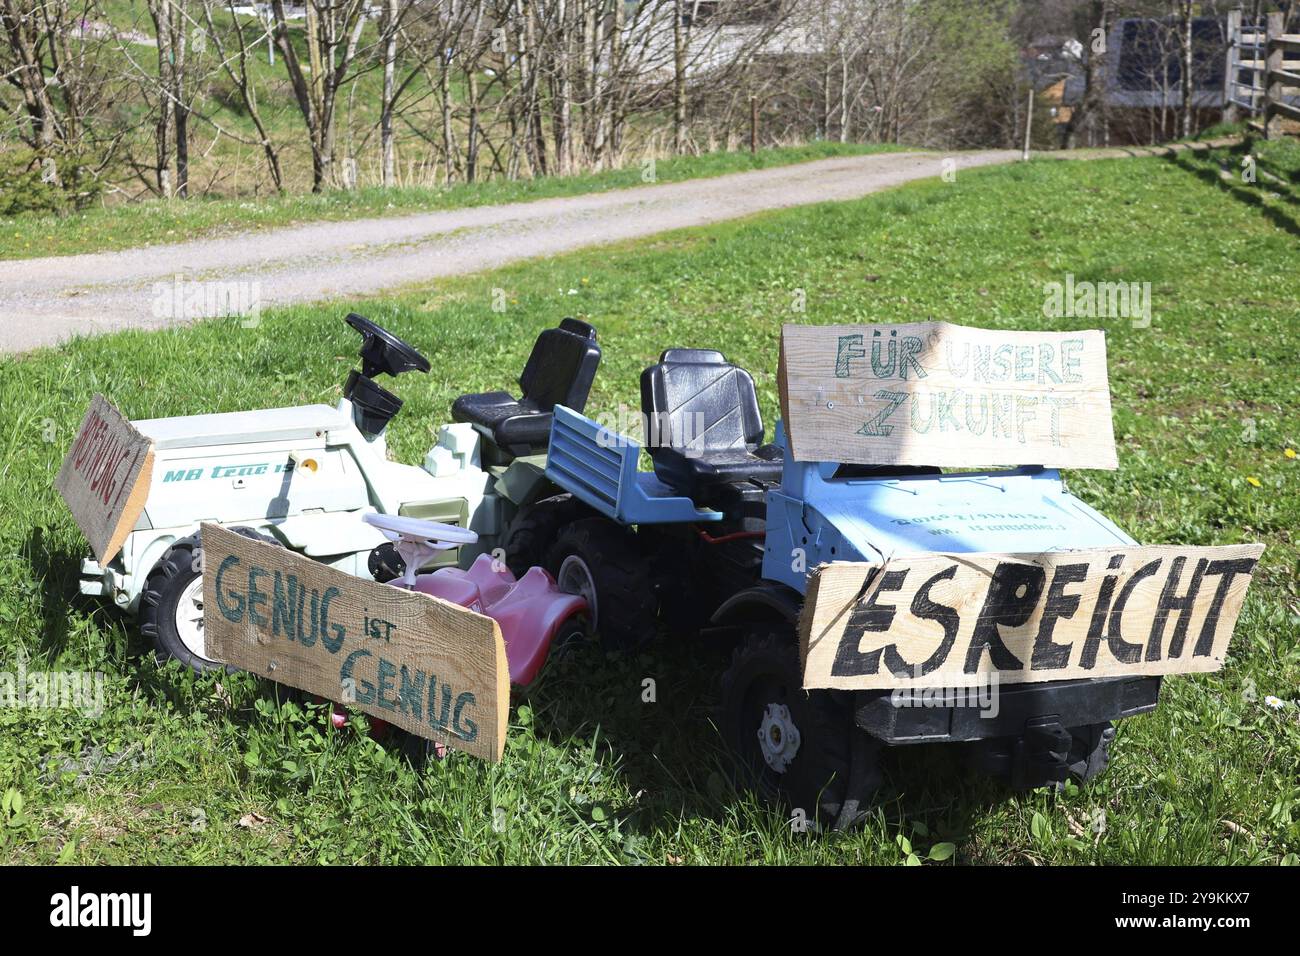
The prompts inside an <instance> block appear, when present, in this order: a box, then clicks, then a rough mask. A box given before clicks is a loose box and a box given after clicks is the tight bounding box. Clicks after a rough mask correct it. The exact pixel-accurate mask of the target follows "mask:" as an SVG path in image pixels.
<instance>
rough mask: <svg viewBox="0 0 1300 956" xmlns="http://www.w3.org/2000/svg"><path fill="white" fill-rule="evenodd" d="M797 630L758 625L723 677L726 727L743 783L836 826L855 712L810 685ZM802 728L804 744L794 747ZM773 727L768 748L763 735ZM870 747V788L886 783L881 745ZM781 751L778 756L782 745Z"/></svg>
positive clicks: (819, 821)
mask: <svg viewBox="0 0 1300 956" xmlns="http://www.w3.org/2000/svg"><path fill="white" fill-rule="evenodd" d="M802 685H803V675H802V670H801V669H800V667H799V653H798V651H797V649H796V648H795V643H794V634H793V632H792V631H791V629H790V628H789V627H788V626H786V625H774V626H773V627H771V628H766V629H762V628H760V629H757V630H755V631H753V632H751V633H750V635H749V636H748V637H747V638H746V639H745V640H744V641H742V642H741V644H740V645H739V646H738V647H737V648H736V649H735V651H734V652H733V654H732V659H731V666H730V667H729V668H728V669H727V670H726V672H725V673H724V674H723V675H722V686H721V705H720V714H719V729H720V730H721V732H722V737H723V740H724V741H725V742H726V744H727V746H728V748H730V750H731V751H732V753H733V755H734V756H735V757H736V762H737V769H738V771H739V778H738V781H737V782H738V783H739V784H740V785H741V786H743V787H747V788H748V789H751V790H753V791H754V792H756V793H758V794H759V795H760V796H762V797H763V798H765V799H767V800H768V801H770V802H772V803H774V804H781V805H784V806H785V807H786V808H788V809H790V810H800V809H801V810H803V811H804V813H805V814H806V815H807V819H808V821H809V823H814V822H816V823H817V824H818V825H819V826H820V827H830V826H834V825H836V823H837V821H838V818H839V816H840V810H841V809H842V807H843V804H844V798H845V793H846V790H847V784H848V778H849V763H850V749H849V748H850V743H851V740H850V735H851V734H853V733H854V732H855V730H854V728H853V725H852V721H851V715H850V714H849V712H848V710H847V709H846V708H844V707H841V706H840V705H838V704H837V703H836V702H835V701H834V700H833V699H832V697H831V694H830V692H829V691H825V690H813V691H806V690H804V689H803V686H802ZM791 727H793V729H794V730H795V731H797V745H793V744H791V739H792V737H794V735H793V734H792V733H791V732H790V731H791ZM765 732H766V735H767V737H766V740H767V745H766V746H765V744H764V742H763V741H764V737H763V734H764V733H765ZM871 743H872V745H873V746H872V747H870V748H866V754H867V757H868V759H870V760H872V761H873V763H872V765H871V766H869V767H865V768H863V769H864V771H865V775H864V777H863V780H864V782H865V783H866V785H867V786H866V789H865V790H862V791H860V794H859V795H861V794H863V793H869V792H871V791H872V790H874V789H875V787H876V786H878V785H879V779H880V774H879V769H878V766H877V765H876V764H875V760H876V755H877V753H878V749H879V748H878V746H877V745H876V742H875V741H874V740H873V741H872V742H871ZM782 746H783V747H785V748H786V749H784V750H783V751H782V752H778V753H773V751H774V750H776V749H777V748H778V747H782Z"/></svg>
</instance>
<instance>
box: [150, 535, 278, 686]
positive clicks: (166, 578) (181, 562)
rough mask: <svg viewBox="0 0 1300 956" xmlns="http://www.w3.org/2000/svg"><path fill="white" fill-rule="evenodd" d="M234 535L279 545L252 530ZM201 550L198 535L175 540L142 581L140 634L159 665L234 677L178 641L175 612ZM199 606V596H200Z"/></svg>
mask: <svg viewBox="0 0 1300 956" xmlns="http://www.w3.org/2000/svg"><path fill="white" fill-rule="evenodd" d="M229 530H231V531H233V532H235V533H236V534H241V535H243V536H244V537H246V538H252V539H254V540H256V541H265V542H267V543H269V544H275V545H279V542H278V541H276V540H275V539H274V538H271V537H268V536H266V535H263V534H258V533H257V532H256V531H254V530H253V529H252V528H230V529H229ZM200 547H201V543H200V541H199V535H198V533H197V532H196V533H195V534H192V535H189V536H188V537H185V538H177V539H176V540H175V541H173V542H172V545H171V547H170V548H168V549H167V551H166V552H165V553H164V554H163V556H162V557H161V558H160V559H159V561H158V563H157V564H155V565H154V566H153V569H152V570H150V572H149V577H148V578H146V579H145V583H144V591H143V592H142V593H141V595H140V633H141V634H143V635H144V636H145V637H147V638H148V639H149V640H150V642H152V644H153V647H154V655H155V656H156V657H157V658H158V661H159V663H165V662H166V661H168V660H175V661H179V662H180V663H182V664H184V665H185V666H186V667H188V668H190V670H193V671H195V672H197V673H199V674H206V673H208V672H210V671H225V672H226V673H234V672H235V671H236V670H238V668H236V667H231V666H228V665H226V664H222V663H220V662H219V661H214V660H210V659H208V658H206V657H204V656H203V655H201V654H199V653H198V652H197V651H195V650H193V649H191V648H190V647H188V646H187V645H186V643H185V641H184V639H183V638H182V637H181V627H180V625H179V623H178V612H179V611H180V610H181V608H180V605H181V602H182V599H184V598H185V594H186V591H187V590H188V589H189V588H190V586H191V585H192V584H193V583H194V582H195V581H197V580H198V579H199V578H200V577H201V575H200V573H199V572H198V571H196V570H195V569H194V562H195V557H194V556H195V553H196V552H197V551H198V550H199V548H200ZM198 601H199V606H200V607H201V606H202V594H201V593H200V595H199V599H198Z"/></svg>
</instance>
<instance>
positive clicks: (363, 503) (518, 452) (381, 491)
mask: <svg viewBox="0 0 1300 956" xmlns="http://www.w3.org/2000/svg"><path fill="white" fill-rule="evenodd" d="M347 323H348V325H350V326H351V327H352V328H354V329H355V330H356V331H357V332H359V333H360V334H361V336H362V339H363V341H362V347H361V360H362V368H361V370H360V371H357V370H355V369H354V370H353V371H352V373H351V374H350V375H349V376H348V380H347V383H346V385H345V386H344V390H343V398H342V399H341V400H340V401H339V403H338V405H337V406H335V407H332V408H331V407H330V406H328V405H304V406H300V407H297V408H272V409H265V410H262V411H247V412H231V413H223V414H213V415H192V416H184V417H179V418H158V419H149V420H146V421H139V422H134V423H133V424H134V425H135V427H136V428H137V429H138V430H139V431H140V432H142V433H143V434H144V435H146V436H148V437H149V438H150V439H152V441H153V444H154V465H153V473H152V478H151V484H150V491H149V495H148V499H147V501H146V503H145V507H144V511H143V512H142V513H141V515H140V517H139V520H138V521H137V522H136V524H135V527H134V529H133V530H132V532H131V533H130V534H129V535H128V536H127V539H126V542H125V544H124V545H123V546H122V549H121V552H120V553H119V554H118V555H117V556H116V557H114V558H113V560H112V561H110V562H108V563H107V565H105V566H101V565H100V564H99V563H98V562H97V561H95V560H94V559H87V560H86V561H84V562H83V564H82V582H81V592H82V593H83V594H89V595H94V596H97V597H106V598H109V599H111V600H112V601H113V602H114V603H115V604H117V605H118V606H119V607H121V608H123V609H124V610H126V611H127V612H128V613H136V614H138V615H139V618H140V628H141V631H142V633H143V634H145V636H147V637H149V638H150V639H151V640H152V641H153V643H154V645H155V648H156V650H157V652H158V654H159V655H160V656H161V657H171V658H176V659H177V660H179V661H181V662H182V663H184V664H186V665H188V666H190V667H192V668H194V669H196V670H200V671H203V670H210V669H213V668H218V667H221V666H222V665H221V664H220V663H218V662H216V661H213V660H210V659H209V658H207V657H206V656H205V655H204V645H203V586H202V575H201V568H202V548H201V545H200V541H199V536H198V528H199V525H200V523H201V522H203V521H211V522H215V523H218V524H221V525H224V526H226V527H229V528H231V529H232V530H236V531H238V532H240V533H242V534H246V535H249V536H254V537H258V538H261V539H263V540H266V541H271V542H274V543H278V544H280V545H282V546H284V547H286V548H290V549H292V550H294V551H297V552H299V553H301V554H303V555H306V556H308V557H310V558H312V559H314V560H317V561H320V562H322V563H325V564H329V565H331V566H333V567H336V568H339V569H340V570H343V571H346V572H348V573H350V574H355V575H362V576H372V575H373V576H374V577H376V578H378V579H379V580H390V579H392V578H395V577H398V576H400V575H401V574H402V573H403V572H404V570H405V569H404V567H403V566H402V561H401V559H400V557H399V556H398V555H397V552H396V550H395V549H394V548H393V545H392V544H391V543H390V542H389V541H388V539H387V538H386V537H385V536H384V534H383V532H381V531H380V530H379V529H378V528H376V527H374V526H373V525H371V524H369V523H367V522H366V521H365V520H364V518H365V516H366V515H367V514H375V513H379V514H390V515H400V516H403V517H410V518H420V519H425V520H432V521H438V522H441V523H443V524H448V525H455V526H457V527H461V528H468V529H470V530H472V531H474V532H476V533H477V536H478V537H477V541H476V543H474V544H473V545H462V546H461V547H458V548H454V549H451V550H446V551H442V552H440V553H439V554H438V555H437V556H436V559H435V560H434V561H433V563H431V564H429V565H428V567H430V568H433V567H439V566H451V565H459V566H460V567H462V568H467V567H469V565H470V564H471V563H472V562H473V560H474V558H475V557H477V556H478V555H479V554H481V553H484V552H488V553H494V554H499V555H500V556H501V557H502V558H503V559H505V560H507V562H508V564H509V565H510V566H511V567H512V568H514V567H519V568H523V567H527V566H528V565H530V564H536V563H539V561H540V556H539V555H534V554H531V553H526V552H527V550H528V546H529V542H530V541H532V540H538V541H539V542H540V541H543V540H545V539H544V538H543V537H542V536H540V535H537V534H535V533H531V534H529V535H525V536H523V537H522V538H520V540H519V541H518V542H516V543H515V544H514V545H509V543H508V542H506V540H505V538H506V533H507V531H508V529H509V528H510V526H511V522H512V520H513V519H514V518H515V517H516V515H517V513H518V512H519V509H520V508H522V507H526V506H528V505H530V504H531V503H532V502H534V501H536V500H538V499H539V498H544V497H547V496H548V495H554V494H555V493H556V492H555V490H554V488H553V486H552V485H550V483H549V481H548V480H547V479H546V477H545V475H544V469H545V467H546V446H547V442H548V439H549V436H550V430H551V410H552V408H553V407H554V406H555V405H556V404H561V405H565V406H567V407H570V408H579V409H580V408H582V407H583V406H584V405H585V403H586V399H587V394H588V392H589V391H590V389H591V384H592V380H593V378H594V376H595V373H596V368H597V366H598V365H599V363H600V347H599V346H598V345H597V344H596V332H595V329H593V328H592V327H591V326H590V325H588V324H587V323H585V322H580V321H577V320H575V319H565V320H564V321H563V322H561V323H560V325H559V326H558V327H556V328H553V329H547V330H545V331H544V332H542V333H541V335H540V336H538V338H537V342H536V344H535V345H534V346H533V351H532V354H531V355H530V356H529V359H528V362H527V364H526V366H525V367H524V371H523V374H522V375H521V376H520V377H519V384H520V387H521V389H522V392H523V394H522V397H521V398H518V399H516V398H514V397H513V396H511V395H510V394H508V393H506V392H488V393H484V394H471V395H462V396H461V397H460V398H458V399H457V400H456V402H455V404H454V405H453V409H452V412H453V418H454V419H455V423H454V424H450V425H443V426H442V427H441V428H440V430H439V432H438V441H437V444H436V445H434V447H433V448H432V449H430V451H429V453H428V454H427V455H426V456H425V458H424V462H423V465H422V466H420V467H415V466H413V465H407V464H402V463H399V462H394V461H390V460H389V459H388V453H387V452H388V449H387V443H386V441H385V438H384V431H385V429H386V427H387V425H388V423H389V421H390V420H391V419H392V418H393V416H394V415H395V414H396V413H397V411H398V410H399V409H400V408H401V406H402V401H401V399H399V398H398V397H397V396H396V395H394V394H392V393H391V392H389V391H387V390H385V389H384V388H382V387H381V386H380V385H378V384H377V383H376V382H375V381H374V377H375V376H376V375H379V374H380V373H387V374H389V375H393V376H396V375H400V374H401V373H403V372H409V371H420V372H427V371H428V370H429V367H430V366H429V361H428V359H426V358H425V357H424V356H423V355H421V354H420V353H419V352H417V351H416V350H415V349H413V348H412V347H411V346H409V345H407V344H406V343H405V342H403V341H402V340H401V339H399V338H397V337H396V336H394V335H392V334H391V333H389V332H388V331H386V330H385V329H383V328H381V327H379V326H378V325H376V324H375V323H373V322H371V321H370V320H369V319H366V318H364V317H362V316H360V315H357V314H356V313H353V314H351V315H349V316H348V317H347ZM553 512H554V509H547V513H553ZM535 530H536V529H534V531H535ZM507 554H509V557H508V558H507Z"/></svg>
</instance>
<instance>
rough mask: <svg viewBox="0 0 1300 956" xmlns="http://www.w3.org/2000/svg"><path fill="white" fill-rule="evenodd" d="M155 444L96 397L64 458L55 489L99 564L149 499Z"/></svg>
mask: <svg viewBox="0 0 1300 956" xmlns="http://www.w3.org/2000/svg"><path fill="white" fill-rule="evenodd" d="M152 477H153V442H151V441H150V440H149V439H148V438H146V437H145V436H144V435H142V434H140V432H138V431H137V430H136V429H135V427H134V426H133V425H132V424H131V423H130V422H129V421H127V419H126V418H125V417H124V416H123V415H122V413H121V412H119V411H118V410H117V409H116V408H115V407H114V406H113V403H112V402H110V401H109V400H108V399H106V398H105V397H104V396H103V395H96V396H95V397H94V398H93V399H92V400H91V402H90V408H89V409H87V410H86V417H85V418H83V419H82V420H81V427H80V428H78V429H77V437H76V438H74V439H73V441H72V447H71V448H70V449H69V450H68V455H67V457H66V458H64V459H63V466H62V467H61V468H60V469H59V474H58V477H57V478H55V479H54V487H55V489H56V490H57V491H58V492H59V494H61V495H62V496H63V500H64V501H66V502H67V503H68V510H69V511H71V512H72V517H73V520H75V521H76V522H77V527H78V528H80V529H81V533H82V534H84V535H85V536H86V540H87V541H88V542H90V548H91V550H92V551H94V552H95V558H96V559H97V560H98V561H99V563H100V564H106V563H108V562H109V561H111V560H113V556H114V555H116V554H117V552H118V550H119V549H120V548H121V547H122V542H123V541H125V540H126V536H127V535H128V534H130V533H131V529H132V528H134V527H135V522H136V519H137V518H139V517H140V512H141V511H142V510H143V509H144V503H145V499H146V498H148V497H149V481H150V479H151V478H152Z"/></svg>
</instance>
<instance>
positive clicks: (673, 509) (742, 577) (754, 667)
mask: <svg viewBox="0 0 1300 956" xmlns="http://www.w3.org/2000/svg"><path fill="white" fill-rule="evenodd" d="M641 401H642V413H643V422H644V423H645V426H646V431H647V434H648V435H649V437H648V439H647V445H648V447H647V451H648V452H649V455H650V458H651V460H652V461H653V466H654V469H653V471H652V472H641V471H639V470H638V459H639V456H640V452H641V447H640V445H639V444H638V443H637V442H636V441H634V440H632V439H631V438H628V437H626V436H622V435H617V434H614V433H612V432H611V431H610V430H608V429H606V428H604V427H602V426H601V425H599V424H598V423H597V422H595V421H594V420H592V419H590V418H586V417H584V416H583V415H582V414H580V413H579V412H577V411H575V410H572V409H568V408H564V407H556V409H555V412H554V422H553V426H552V434H551V441H550V448H549V455H548V460H547V466H546V476H547V477H548V478H549V479H550V480H551V482H553V483H554V485H555V486H557V487H559V488H561V489H563V490H564V491H565V492H566V493H567V495H565V496H559V497H556V498H552V499H550V500H548V501H542V502H539V503H537V504H535V505H533V506H532V507H531V508H530V512H531V514H532V517H533V520H536V519H537V516H538V515H539V514H541V513H543V512H545V511H546V510H547V509H555V510H557V511H564V512H565V514H566V522H565V523H564V525H563V528H562V530H561V531H560V533H559V534H558V536H557V537H556V538H555V540H554V542H553V544H552V546H551V548H550V550H549V553H548V555H547V558H546V567H547V569H548V570H550V571H551V573H552V574H554V575H555V577H556V579H557V581H558V582H559V584H560V586H561V588H563V589H565V590H568V591H572V592H575V593H579V594H581V595H583V597H585V598H586V601H587V604H588V605H589V607H590V610H591V614H592V616H593V618H594V624H595V629H596V630H597V632H599V633H600V634H601V636H602V639H603V640H606V641H609V642H611V643H613V644H616V645H620V646H624V647H629V646H636V645H639V644H640V643H642V642H643V641H645V640H647V639H649V638H650V637H651V636H653V634H654V633H655V630H656V628H657V627H658V626H659V624H660V623H661V622H663V623H664V624H665V625H666V626H667V627H668V628H670V629H672V630H673V631H674V632H678V633H680V632H682V631H687V630H709V631H714V632H719V633H720V634H722V635H727V636H730V637H732V638H733V639H734V640H735V651H734V656H733V659H732V662H731V666H730V668H729V669H728V670H727V671H726V673H725V674H723V675H722V680H721V698H722V699H721V721H720V724H721V731H722V733H723V735H724V737H725V739H726V742H727V743H728V745H729V746H730V747H731V748H732V749H733V750H734V752H735V754H736V756H737V757H738V760H739V763H740V765H741V767H742V768H743V769H744V770H745V771H747V772H748V774H749V775H750V780H751V781H752V782H753V783H754V784H755V785H756V787H757V789H758V790H759V791H760V792H762V793H763V794H765V795H767V796H768V797H770V798H775V799H780V800H782V801H784V802H785V803H787V804H788V805H790V806H792V807H796V808H802V809H803V810H804V811H805V812H806V813H807V815H808V817H809V818H810V819H811V818H813V816H814V813H815V814H816V815H817V816H818V817H819V818H820V819H821V820H822V821H823V822H825V821H830V822H832V823H836V824H838V825H845V824H847V823H849V822H852V820H853V819H855V818H856V816H857V815H858V813H859V810H860V808H861V806H862V803H863V801H865V800H866V799H867V798H868V797H869V796H870V794H871V793H872V791H873V790H874V788H875V787H876V785H877V784H878V783H879V781H880V772H879V769H878V761H879V756H880V750H881V747H882V746H904V745H910V744H918V743H940V742H941V743H955V744H962V745H964V747H965V749H966V750H967V751H968V752H969V754H970V756H972V757H973V758H974V759H975V761H976V762H977V763H978V764H979V765H981V766H983V767H984V768H986V769H987V770H989V771H992V772H994V773H996V774H999V775H1001V776H1003V777H1004V778H1006V779H1007V780H1008V781H1009V782H1010V783H1012V784H1013V785H1015V786H1017V787H1022V788H1024V787H1035V786H1041V785H1047V784H1059V783H1061V782H1062V781H1064V780H1065V779H1066V778H1067V777H1070V776H1073V777H1075V778H1077V779H1079V780H1086V779H1088V778H1090V777H1092V776H1094V775H1096V774H1097V773H1099V772H1100V771H1101V770H1102V769H1103V768H1104V767H1105V766H1106V763H1107V749H1108V746H1109V743H1110V741H1111V739H1112V737H1113V734H1114V730H1113V728H1112V724H1111V722H1112V721H1114V720H1116V719H1118V718H1122V717H1128V716H1131V715H1134V714H1140V713H1144V712H1147V711H1150V710H1152V709H1154V707H1155V706H1156V699H1157V694H1158V692H1159V687H1160V678H1159V677H1135V678H1127V677H1126V678H1116V679H1093V680H1078V681H1056V682H1043V683H1023V684H1004V685H1002V686H1001V687H1000V709H999V711H998V713H997V715H996V717H992V718H990V717H989V715H987V714H981V712H980V711H978V710H975V709H971V708H963V707H958V706H948V707H939V708H933V707H926V708H917V709H910V708H902V707H897V706H894V704H893V702H892V701H891V694H890V692H889V691H887V690H886V691H836V690H812V691H805V690H803V672H802V669H801V665H800V657H799V649H798V640H797V637H796V623H797V620H798V618H799V614H800V610H801V606H802V604H803V601H804V594H805V591H806V588H807V586H808V578H809V574H810V572H811V571H812V570H813V569H814V568H817V567H818V566H819V565H825V564H827V563H833V562H841V561H853V562H878V563H881V562H884V561H886V560H887V558H888V557H890V556H894V555H899V554H908V553H916V552H926V551H934V550H938V549H942V550H944V551H948V552H1027V551H1032V552H1041V551H1049V550H1055V549H1059V548H1060V547H1062V545H1063V543H1064V544H1065V546H1066V547H1069V548H1072V549H1074V548H1079V549H1082V548H1095V547H1116V546H1124V545H1128V544H1131V543H1132V539H1131V538H1129V537H1128V536H1127V535H1125V534H1124V532H1122V531H1121V530H1120V529H1119V528H1118V527H1116V526H1115V525H1114V524H1113V523H1112V522H1111V521H1109V520H1108V519H1107V518H1106V517H1105V516H1103V515H1101V514H1099V513H1098V512H1097V511H1095V510H1093V509H1092V508H1090V507H1089V506H1088V505H1086V504H1085V503H1084V502H1082V501H1081V500H1079V499H1078V498H1076V497H1075V496H1074V495H1072V494H1070V493H1069V492H1068V491H1067V490H1066V488H1065V486H1064V485H1063V483H1062V480H1061V476H1060V474H1059V473H1058V472H1057V471H1054V470H1049V469H1044V468H1039V467H1021V468H1018V469H1015V470H1010V471H983V472H960V473H952V474H943V473H941V472H940V470H939V469H938V468H928V467H917V466H892V467H881V466H865V465H856V464H853V465H846V464H840V463H837V462H833V461H808V462H802V461H794V460H792V459H791V458H789V457H788V456H787V454H786V447H787V443H786V440H785V436H784V430H783V427H782V425H781V424H779V423H778V425H777V428H776V433H775V441H774V443H772V444H763V437H764V430H763V422H762V418H761V417H760V414H759V408H758V402H757V399H756V396H755V391H754V383H753V379H752V378H751V376H750V375H749V373H748V372H746V371H745V370H744V369H742V368H738V367H737V366H735V365H732V364H730V363H729V362H727V360H726V359H725V358H724V357H723V355H722V354H721V353H720V352H716V351H710V350H700V349H669V350H668V351H665V352H664V353H663V354H662V356H661V357H660V360H659V362H658V363H657V364H656V365H653V366H651V367H650V368H648V369H646V370H645V371H644V373H643V374H642V376H641ZM576 503H581V505H582V506H583V508H584V509H585V516H583V515H576V516H575V515H574V514H573V510H572V509H573V508H574V507H575V504H576ZM937 514H942V515H945V516H956V517H955V518H953V520H949V521H947V522H946V523H945V524H946V526H947V527H948V528H949V532H948V534H947V536H946V537H944V538H943V539H942V541H941V544H940V545H939V548H938V549H936V545H935V538H934V536H933V535H932V534H931V531H932V526H931V525H929V524H928V523H927V522H928V521H929V520H930V519H931V518H932V516H934V515H937ZM1026 514H1033V515H1036V516H1045V519H1044V520H1039V519H1038V518H1036V519H1035V520H1032V521H1030V520H1024V516H1025V515H1026ZM974 515H984V516H990V515H1006V518H1005V519H1004V520H996V521H981V522H975V521H969V522H966V523H964V524H963V523H962V522H961V520H960V516H974ZM1015 515H1020V517H1019V518H1017V517H1015Z"/></svg>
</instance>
